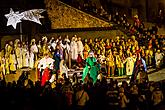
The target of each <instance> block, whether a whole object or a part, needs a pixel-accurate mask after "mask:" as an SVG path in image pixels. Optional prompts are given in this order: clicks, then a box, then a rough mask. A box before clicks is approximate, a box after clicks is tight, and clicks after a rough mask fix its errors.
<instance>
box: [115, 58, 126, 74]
mask: <svg viewBox="0 0 165 110" xmlns="http://www.w3.org/2000/svg"><path fill="white" fill-rule="evenodd" d="M116 66H117V71H118V76H123V74H124V64H123V61H122V57H121V56H119V55H116Z"/></svg>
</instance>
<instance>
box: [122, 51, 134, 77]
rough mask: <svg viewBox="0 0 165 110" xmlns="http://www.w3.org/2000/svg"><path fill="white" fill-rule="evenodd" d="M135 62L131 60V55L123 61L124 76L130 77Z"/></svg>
mask: <svg viewBox="0 0 165 110" xmlns="http://www.w3.org/2000/svg"><path fill="white" fill-rule="evenodd" d="M135 61H136V59H135V58H133V57H132V55H131V54H130V55H129V56H128V57H127V58H126V60H125V61H124V63H126V75H128V76H131V75H132V72H133V69H134V63H135Z"/></svg>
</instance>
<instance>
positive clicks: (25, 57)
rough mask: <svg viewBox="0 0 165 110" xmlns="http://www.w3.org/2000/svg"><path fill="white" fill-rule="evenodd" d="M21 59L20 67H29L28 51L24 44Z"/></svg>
mask: <svg viewBox="0 0 165 110" xmlns="http://www.w3.org/2000/svg"><path fill="white" fill-rule="evenodd" d="M22 58H23V59H22V66H23V67H29V51H28V48H27V46H26V44H24V45H23V48H22Z"/></svg>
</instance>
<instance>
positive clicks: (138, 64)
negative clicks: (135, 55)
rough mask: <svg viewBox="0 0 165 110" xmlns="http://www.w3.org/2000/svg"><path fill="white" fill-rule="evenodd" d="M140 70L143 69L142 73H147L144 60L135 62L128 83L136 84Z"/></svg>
mask: <svg viewBox="0 0 165 110" xmlns="http://www.w3.org/2000/svg"><path fill="white" fill-rule="evenodd" d="M141 68H143V69H142V71H144V72H147V66H146V63H145V60H144V59H142V58H140V59H137V60H136V62H135V65H134V69H133V73H132V77H131V80H130V82H136V79H137V76H138V73H139V72H140V71H141Z"/></svg>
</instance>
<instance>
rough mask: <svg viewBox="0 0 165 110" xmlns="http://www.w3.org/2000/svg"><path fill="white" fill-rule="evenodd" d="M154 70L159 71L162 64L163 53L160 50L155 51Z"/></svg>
mask: <svg viewBox="0 0 165 110" xmlns="http://www.w3.org/2000/svg"><path fill="white" fill-rule="evenodd" d="M155 61H156V68H157V69H159V68H160V67H161V65H162V64H163V53H161V52H160V50H157V52H156V53H155Z"/></svg>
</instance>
